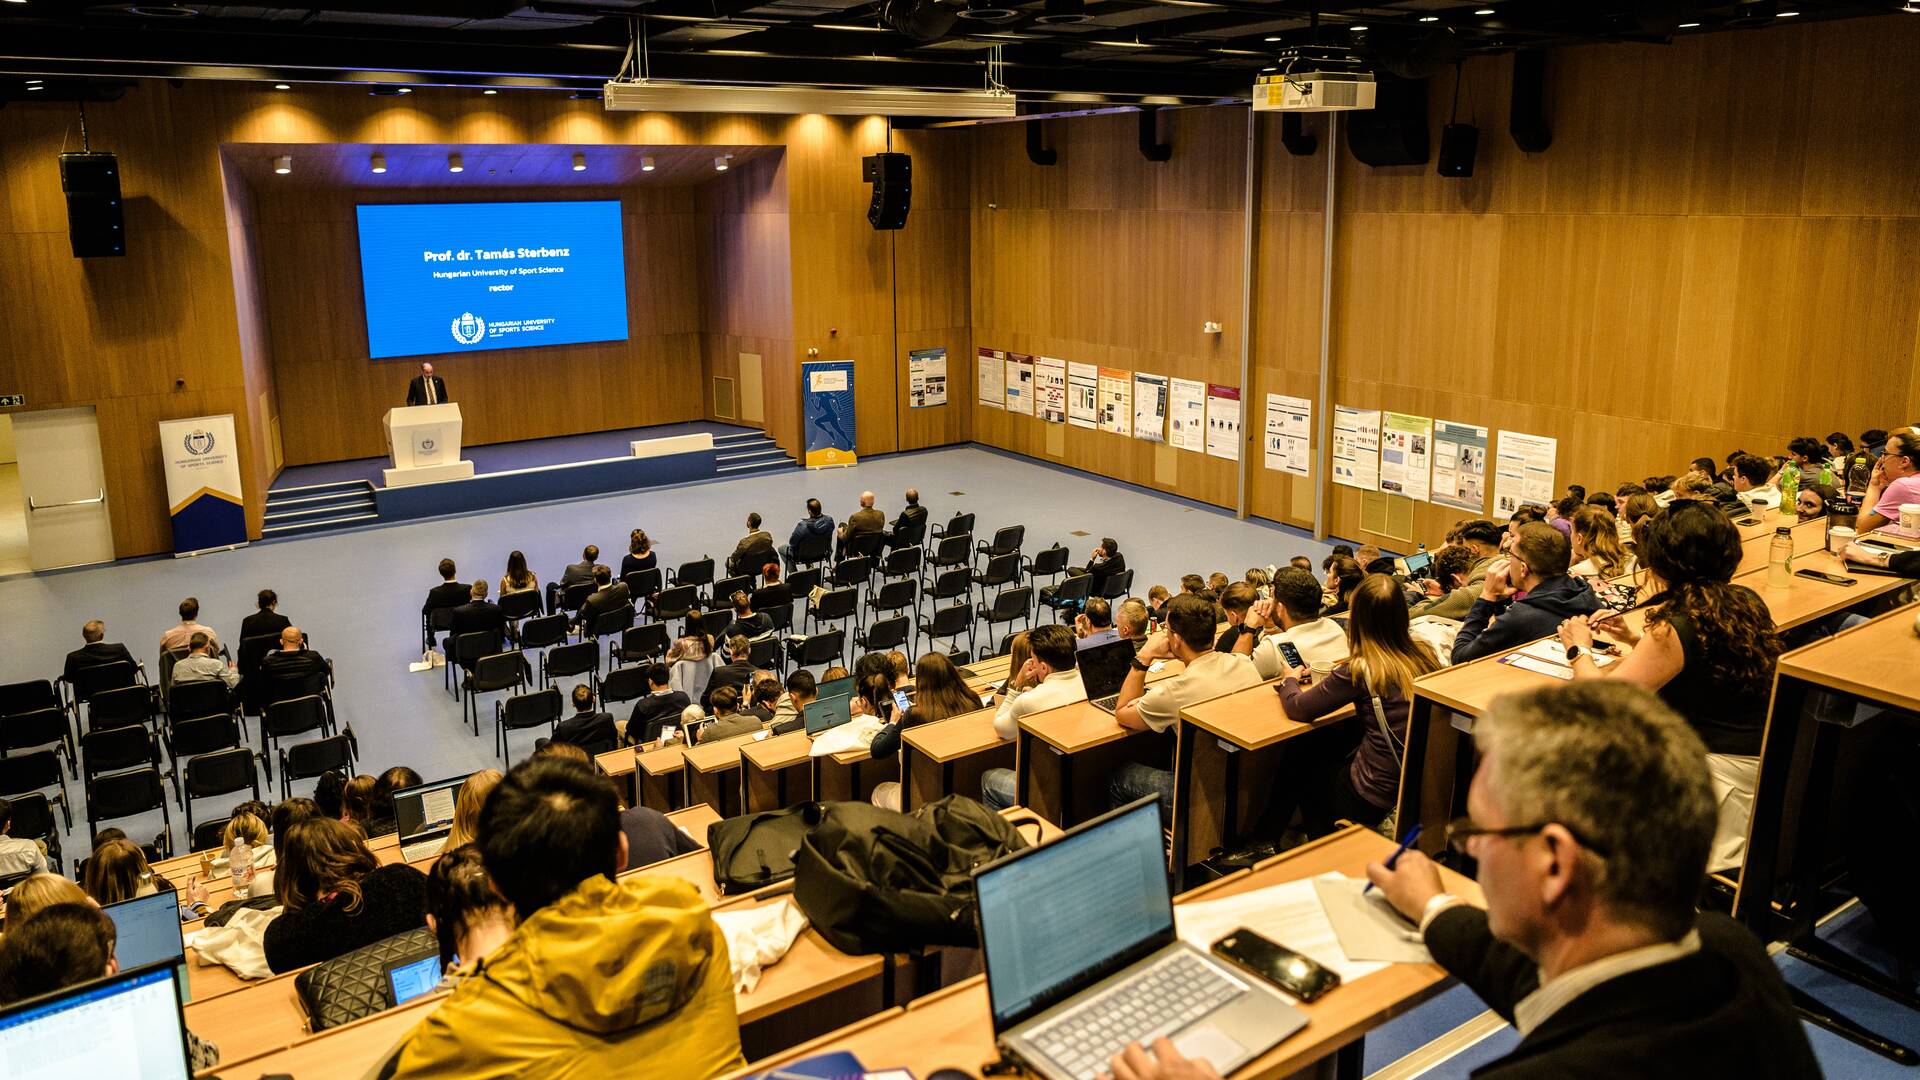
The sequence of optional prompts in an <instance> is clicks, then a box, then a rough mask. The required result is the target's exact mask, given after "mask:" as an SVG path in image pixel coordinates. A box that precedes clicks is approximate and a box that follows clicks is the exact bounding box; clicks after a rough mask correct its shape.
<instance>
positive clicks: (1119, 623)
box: [1113, 596, 1153, 653]
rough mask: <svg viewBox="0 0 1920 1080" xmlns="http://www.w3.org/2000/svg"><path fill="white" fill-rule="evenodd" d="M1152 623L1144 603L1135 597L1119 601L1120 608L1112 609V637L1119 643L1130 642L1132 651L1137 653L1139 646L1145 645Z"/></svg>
mask: <svg viewBox="0 0 1920 1080" xmlns="http://www.w3.org/2000/svg"><path fill="white" fill-rule="evenodd" d="M1152 621H1153V619H1152V616H1151V615H1149V614H1148V613H1147V605H1146V603H1145V602H1144V601H1142V600H1141V599H1140V598H1139V597H1137V596H1130V597H1128V598H1127V599H1125V600H1122V601H1120V606H1119V607H1117V608H1115V609H1114V612H1113V625H1114V630H1115V635H1114V636H1115V637H1116V638H1118V639H1119V640H1121V641H1129V642H1132V643H1133V651H1134V652H1136V653H1138V652H1139V651H1140V646H1142V645H1145V644H1146V643H1147V633H1148V631H1149V629H1150V627H1151V625H1152Z"/></svg>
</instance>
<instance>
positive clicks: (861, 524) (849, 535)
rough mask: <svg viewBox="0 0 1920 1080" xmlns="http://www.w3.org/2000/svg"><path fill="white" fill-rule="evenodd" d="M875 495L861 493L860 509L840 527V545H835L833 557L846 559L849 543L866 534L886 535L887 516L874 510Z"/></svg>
mask: <svg viewBox="0 0 1920 1080" xmlns="http://www.w3.org/2000/svg"><path fill="white" fill-rule="evenodd" d="M873 500H874V494H873V492H871V491H863V492H861V493H860V509H858V510H855V511H854V512H853V513H852V514H850V515H848V516H847V520H846V523H845V524H843V525H841V526H840V531H839V533H838V534H837V535H838V536H839V538H840V540H839V543H838V544H836V545H834V549H833V557H834V558H835V559H836V560H837V559H844V558H846V553H847V542H848V541H849V540H852V539H853V538H854V537H856V536H861V535H864V534H866V533H884V532H886V530H887V515H885V514H883V513H881V512H880V511H878V510H876V509H874V507H873Z"/></svg>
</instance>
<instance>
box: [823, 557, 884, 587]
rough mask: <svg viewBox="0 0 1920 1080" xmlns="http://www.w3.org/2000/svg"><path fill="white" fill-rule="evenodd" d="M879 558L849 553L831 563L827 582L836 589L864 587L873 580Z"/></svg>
mask: <svg viewBox="0 0 1920 1080" xmlns="http://www.w3.org/2000/svg"><path fill="white" fill-rule="evenodd" d="M879 565H880V560H878V559H875V558H874V557H873V556H871V555H850V556H848V557H847V558H844V559H841V560H840V561H839V562H837V563H834V564H833V576H832V577H831V578H829V579H828V583H829V584H830V585H831V586H832V587H833V588H836V589H864V588H866V587H867V584H868V583H869V582H871V581H872V580H873V571H874V568H875V567H877V566H879Z"/></svg>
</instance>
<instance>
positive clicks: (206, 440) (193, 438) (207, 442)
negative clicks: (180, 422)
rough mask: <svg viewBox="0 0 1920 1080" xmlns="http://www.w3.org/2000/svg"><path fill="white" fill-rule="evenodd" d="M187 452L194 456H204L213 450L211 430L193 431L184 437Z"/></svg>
mask: <svg viewBox="0 0 1920 1080" xmlns="http://www.w3.org/2000/svg"><path fill="white" fill-rule="evenodd" d="M186 448H187V453H189V454H192V455H193V456H194V457H204V456H205V455H207V454H210V453H212V452H213V432H211V431H198V430H196V431H193V432H191V433H190V434H188V435H187V438H186Z"/></svg>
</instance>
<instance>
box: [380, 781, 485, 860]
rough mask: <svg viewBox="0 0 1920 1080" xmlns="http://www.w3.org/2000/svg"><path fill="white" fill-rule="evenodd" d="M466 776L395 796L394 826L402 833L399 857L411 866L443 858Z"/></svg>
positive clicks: (412, 789)
mask: <svg viewBox="0 0 1920 1080" xmlns="http://www.w3.org/2000/svg"><path fill="white" fill-rule="evenodd" d="M466 782H467V778H466V777H464V776H455V777H452V778H450V779H446V780H435V781H434V782H432V783H430V784H416V785H415V786H413V787H406V788H401V789H399V790H398V791H395V792H394V793H393V823H394V825H396V826H397V827H398V831H399V833H400V855H401V857H402V858H404V859H405V860H406V861H408V862H414V861H416V860H418V859H424V858H427V857H428V856H430V855H438V854H440V850H441V849H442V848H444V847H446V846H447V834H448V833H449V832H452V831H453V808H454V805H455V803H457V802H458V801H459V798H460V787H461V785H462V784H465V783H466Z"/></svg>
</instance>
